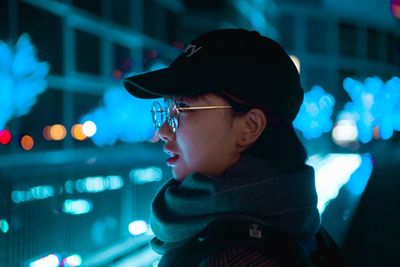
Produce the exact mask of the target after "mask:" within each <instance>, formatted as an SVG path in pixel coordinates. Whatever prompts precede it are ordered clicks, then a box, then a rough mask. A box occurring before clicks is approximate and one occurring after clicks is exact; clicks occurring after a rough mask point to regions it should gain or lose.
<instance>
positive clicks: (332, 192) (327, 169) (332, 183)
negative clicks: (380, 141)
mask: <svg viewBox="0 0 400 267" xmlns="http://www.w3.org/2000/svg"><path fill="white" fill-rule="evenodd" d="M363 159H364V157H361V156H360V155H358V154H328V155H326V156H325V157H321V156H319V155H314V156H312V157H310V158H309V159H308V162H307V164H309V165H311V166H312V167H314V170H315V185H316V189H317V194H318V210H319V213H320V214H322V213H323V212H324V210H325V208H326V206H327V205H328V204H329V202H330V201H331V200H332V199H334V198H336V197H337V195H338V194H339V190H340V188H342V186H344V185H345V184H347V183H348V182H349V180H350V178H351V177H352V175H353V173H355V172H356V170H357V169H359V168H362V170H361V171H360V172H359V173H361V174H363V175H364V174H366V173H367V171H366V170H365V169H364V166H365V165H362V161H363ZM365 164H367V163H365ZM357 176H358V175H357ZM368 178H369V175H368ZM368 178H367V179H368ZM362 179H363V181H364V180H365V177H364V176H363V178H362ZM356 184H357V188H359V189H360V188H361V186H358V185H359V184H363V183H356Z"/></svg>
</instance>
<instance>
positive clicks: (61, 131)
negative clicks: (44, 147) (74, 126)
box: [50, 124, 67, 141]
mask: <svg viewBox="0 0 400 267" xmlns="http://www.w3.org/2000/svg"><path fill="white" fill-rule="evenodd" d="M66 135H67V130H66V129H65V127H64V126H63V125H61V124H55V125H53V126H51V128H50V137H51V139H52V140H55V141H61V140H63V139H64V138H65V136H66Z"/></svg>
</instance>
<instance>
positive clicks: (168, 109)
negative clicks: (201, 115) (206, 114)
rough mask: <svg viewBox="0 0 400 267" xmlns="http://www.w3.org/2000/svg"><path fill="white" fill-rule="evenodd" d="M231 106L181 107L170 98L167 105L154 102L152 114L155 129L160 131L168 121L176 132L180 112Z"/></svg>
mask: <svg viewBox="0 0 400 267" xmlns="http://www.w3.org/2000/svg"><path fill="white" fill-rule="evenodd" d="M228 108H232V107H231V106H206V107H181V106H179V105H178V103H176V101H175V100H174V99H172V98H169V99H168V100H167V102H166V106H165V107H163V106H161V104H160V103H159V102H154V103H153V106H152V109H151V114H152V117H153V124H154V130H156V132H158V131H160V129H161V127H162V126H163V124H164V123H165V122H167V123H168V125H169V127H170V128H171V130H172V131H173V132H174V133H175V132H176V130H177V129H178V126H179V114H180V113H181V112H185V111H191V110H208V109H228Z"/></svg>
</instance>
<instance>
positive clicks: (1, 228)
mask: <svg viewBox="0 0 400 267" xmlns="http://www.w3.org/2000/svg"><path fill="white" fill-rule="evenodd" d="M8 229H9V226H8V222H7V221H6V220H4V219H1V220H0V232H2V233H4V234H6V233H7V232H8Z"/></svg>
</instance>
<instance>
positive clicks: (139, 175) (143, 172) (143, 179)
mask: <svg viewBox="0 0 400 267" xmlns="http://www.w3.org/2000/svg"><path fill="white" fill-rule="evenodd" d="M162 177H163V173H162V170H161V169H160V168H158V167H149V168H144V169H133V170H131V171H130V172H129V179H130V180H131V182H133V183H135V184H144V183H150V182H158V181H161V179H162Z"/></svg>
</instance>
